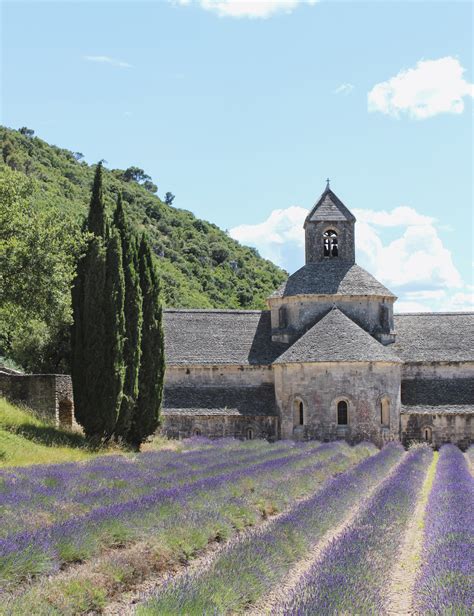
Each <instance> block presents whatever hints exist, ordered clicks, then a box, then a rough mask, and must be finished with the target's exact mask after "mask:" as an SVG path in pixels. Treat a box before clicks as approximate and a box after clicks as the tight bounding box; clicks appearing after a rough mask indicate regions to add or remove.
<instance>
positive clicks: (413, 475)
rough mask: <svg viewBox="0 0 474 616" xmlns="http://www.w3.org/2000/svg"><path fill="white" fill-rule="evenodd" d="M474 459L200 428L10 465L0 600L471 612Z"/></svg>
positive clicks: (20, 606)
mask: <svg viewBox="0 0 474 616" xmlns="http://www.w3.org/2000/svg"><path fill="white" fill-rule="evenodd" d="M471 460H472V451H470V452H468V453H466V454H463V453H462V452H461V451H460V450H459V449H457V448H456V447H454V446H449V445H447V446H444V447H443V448H442V449H441V451H440V452H439V454H438V452H435V453H433V452H432V450H431V449H429V448H428V447H422V446H418V447H414V448H412V449H410V450H409V451H408V452H406V451H405V450H404V449H403V448H402V447H401V445H399V444H395V443H391V444H389V445H387V446H386V447H384V448H383V449H382V450H381V451H379V450H378V449H377V448H375V447H374V446H373V445H371V444H366V443H362V444H360V445H357V446H355V447H351V446H349V445H347V444H346V443H344V442H340V441H339V442H334V443H324V444H321V443H317V442H308V443H294V442H287V441H279V442H277V443H275V444H269V443H267V442H265V441H247V442H245V443H243V442H240V441H236V440H232V439H223V440H219V441H208V440H206V439H202V438H196V439H190V440H189V441H185V442H184V443H183V446H182V448H181V449H180V450H174V451H173V450H162V451H155V452H148V453H142V454H136V455H134V456H123V455H116V456H103V457H98V458H95V459H93V460H90V461H87V462H80V463H67V464H55V465H38V466H33V467H22V468H8V469H3V470H2V471H1V472H0V511H1V520H2V523H1V525H0V586H1V598H0V614H2V616H3V615H5V616H7V615H9V616H10V615H20V614H25V613H30V614H39V615H43V614H44V615H46V614H48V615H49V614H54V615H56V614H58V615H59V614H91V613H92V614H94V613H105V614H134V613H136V614H139V615H142V616H143V615H149V614H157V615H158V614H159V615H162V614H169V615H174V614H195V615H198V614H236V613H244V612H249V613H251V614H292V615H293V614H294V615H297V614H298V615H300V614H308V615H309V614H342V613H344V614H394V613H395V614H396V613H416V614H470V613H472V608H473V587H472V579H473V577H472V576H473V573H474V567H473V552H472V551H473V526H474V525H473V522H474V520H473V511H474V508H473V505H474V502H473V496H474V483H473V477H472V474H471V471H470V461H471ZM405 560H406V561H407V562H408V561H410V562H411V561H412V562H415V563H416V566H415V567H414V568H413V567H412V569H410V568H409V567H408V568H407V569H406V570H405V569H404V568H403V566H402V567H401V568H400V563H401V564H402V565H403V563H404V561H405ZM397 566H398V570H400V569H401V571H402V575H401V576H400V572H399V571H398V572H397ZM397 576H398V577H397ZM394 578H395V579H396V584H394V583H392V579H394ZM400 597H401V598H402V600H400ZM407 601H408V603H407ZM407 605H408V606H409V609H410V612H404V611H403V610H405V609H407Z"/></svg>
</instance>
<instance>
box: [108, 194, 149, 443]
mask: <svg viewBox="0 0 474 616" xmlns="http://www.w3.org/2000/svg"><path fill="white" fill-rule="evenodd" d="M114 225H115V227H116V228H117V229H118V231H119V233H120V239H121V245H122V263H123V270H124V281H125V305H124V316H125V341H124V349H123V357H124V363H125V381H124V386H123V397H122V402H121V405H120V411H119V416H118V420H117V425H116V427H115V436H116V438H119V439H123V440H124V441H127V434H128V431H129V429H130V425H131V422H132V416H133V413H134V411H135V409H136V404H137V399H138V371H139V367H140V357H141V335H142V303H143V301H142V291H141V287H140V276H139V273H138V246H137V242H136V239H135V236H134V235H133V233H132V231H131V229H130V226H129V224H128V221H127V219H126V215H125V211H124V209H123V203H122V196H121V195H120V194H119V197H118V200H117V208H116V210H115V213H114Z"/></svg>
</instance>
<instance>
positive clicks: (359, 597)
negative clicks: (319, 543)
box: [280, 447, 433, 616]
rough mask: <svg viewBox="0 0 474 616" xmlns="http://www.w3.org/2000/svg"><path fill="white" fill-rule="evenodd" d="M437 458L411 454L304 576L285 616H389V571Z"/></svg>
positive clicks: (423, 450)
mask: <svg viewBox="0 0 474 616" xmlns="http://www.w3.org/2000/svg"><path fill="white" fill-rule="evenodd" d="M432 456H433V453H432V451H431V449H429V448H428V447H417V448H414V449H412V450H410V451H409V452H408V453H407V454H406V457H405V459H404V460H403V462H402V464H400V465H399V467H398V468H397V469H396V472H395V473H394V474H392V475H391V476H390V477H389V478H388V479H387V480H386V481H385V482H384V483H383V484H382V485H381V486H380V487H379V488H378V489H377V490H376V492H375V493H374V494H373V495H372V497H371V498H370V500H369V502H368V503H367V505H366V506H364V507H363V508H362V509H361V511H360V512H359V514H358V515H357V516H356V518H355V519H354V521H353V522H352V524H351V525H350V526H349V528H348V529H347V530H346V531H345V532H344V533H343V534H342V535H341V536H340V537H339V538H338V539H336V540H335V541H334V542H333V543H331V544H330V545H329V546H328V548H327V549H326V550H325V552H324V553H323V555H322V557H321V558H320V559H318V560H317V561H315V563H314V565H313V566H312V567H311V568H310V569H309V571H308V572H307V573H306V574H305V575H304V576H303V577H302V579H301V580H300V582H299V584H298V585H297V586H296V587H295V589H294V591H293V593H292V595H291V597H289V599H288V600H287V601H286V603H285V605H284V606H283V608H282V609H281V612H280V613H282V614H284V615H285V616H290V615H291V616H292V615H295V616H296V615H298V616H304V615H308V616H309V615H310V614H327V615H330V614H385V613H387V611H388V608H389V605H388V597H387V590H388V588H389V586H390V572H391V569H392V568H393V566H394V563H395V560H396V558H397V554H398V551H399V549H400V546H401V542H402V539H403V536H404V529H405V528H406V525H407V524H408V522H409V520H410V517H411V515H412V513H413V511H414V509H415V507H416V504H417V500H418V496H419V493H420V490H421V487H422V484H423V481H424V479H425V477H426V473H427V469H428V466H429V464H430V462H431V460H432Z"/></svg>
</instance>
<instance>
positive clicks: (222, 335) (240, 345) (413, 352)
mask: <svg viewBox="0 0 474 616" xmlns="http://www.w3.org/2000/svg"><path fill="white" fill-rule="evenodd" d="M314 265H316V264H314ZM306 267H310V266H306ZM353 267H354V266H353ZM362 271H363V270H362ZM367 275H368V274H367ZM346 321H350V319H347V317H346ZM319 323H322V321H320V322H319ZM350 323H352V321H350ZM352 325H353V326H354V327H356V328H357V330H358V336H361V335H362V334H363V335H365V338H364V342H363V345H362V346H365V347H367V350H365V349H361V350H360V351H359V354H360V356H364V354H368V353H369V350H368V349H369V347H368V346H367V345H373V344H375V345H376V346H375V347H373V346H372V347H371V348H372V349H377V353H376V355H378V353H379V352H380V349H382V351H383V350H385V351H384V352H387V353H392V354H393V355H396V356H397V357H399V358H400V359H402V360H403V361H405V362H439V361H447V362H456V361H474V313H466V312H464V313H435V312H434V313H433V312H432V313H419V314H400V315H395V333H396V342H395V344H393V345H390V346H387V347H383V346H382V345H380V344H379V343H378V342H377V341H375V340H374V339H373V338H372V337H371V336H369V334H366V333H365V332H363V330H361V329H360V328H358V327H357V326H356V325H355V324H352ZM164 326H165V351H166V361H167V363H168V364H170V365H172V364H175V365H176V364H181V365H187V364H213V365H219V364H234V365H269V364H271V363H273V361H274V360H276V359H277V358H278V357H279V355H281V354H282V353H284V352H285V351H286V352H287V353H288V352H289V351H291V350H292V349H293V350H294V349H298V348H300V349H301V348H303V347H302V345H306V344H307V340H309V339H308V338H306V336H307V335H308V334H309V332H307V333H306V334H305V335H303V336H302V337H301V338H300V339H299V340H298V341H297V342H295V343H294V344H293V346H292V347H290V348H289V349H288V347H287V346H286V345H282V344H278V343H272V342H271V324H270V312H269V311H267V310H265V311H251V310H249V311H241V310H165V312H164ZM315 327H316V326H315ZM310 331H311V330H310ZM360 332H362V334H361V333H360ZM324 335H326V334H324ZM338 335H339V332H338V331H337V328H335V329H333V331H332V338H331V341H337V337H338ZM361 344H362V342H361ZM296 345H299V346H298V347H296ZM304 348H306V350H307V351H308V350H309V348H308V347H304ZM330 348H331V345H329V347H328V348H327V350H326V351H325V353H329V350H330ZM336 350H338V351H339V352H340V353H341V352H342V347H341V346H340V345H339V346H336ZM300 353H301V351H298V354H299V355H300ZM285 354H286V353H285ZM385 358H386V357H385ZM319 361H323V360H322V359H319ZM332 361H336V360H335V359H333V360H332ZM340 361H343V360H342V359H341V360H340ZM346 361H350V360H348V359H347V358H346ZM458 383H459V381H458ZM407 401H408V400H407ZM410 401H411V400H410ZM446 401H448V402H454V401H455V399H453V398H452V397H450V398H449V400H446ZM413 402H415V400H413ZM424 402H426V399H424Z"/></svg>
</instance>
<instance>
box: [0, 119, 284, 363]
mask: <svg viewBox="0 0 474 616" xmlns="http://www.w3.org/2000/svg"><path fill="white" fill-rule="evenodd" d="M0 148H1V150H0V177H1V174H2V172H3V173H4V174H5V173H9V171H10V170H11V169H12V170H14V171H16V172H17V174H18V175H17V174H14V178H13V181H14V182H16V179H15V178H20V176H21V177H22V178H23V179H26V178H27V179H28V180H31V182H30V184H31V185H32V186H33V190H32V192H31V195H30V196H29V207H31V208H32V209H33V211H34V213H35V214H36V215H38V216H39V219H40V220H44V221H45V222H44V224H45V225H50V224H51V222H50V221H51V219H54V220H57V221H58V224H59V223H60V224H61V225H62V233H63V236H60V237H65V240H64V241H63V242H61V241H54V242H53V241H51V240H50V239H44V238H43V239H42V240H35V241H36V244H41V242H42V243H43V248H44V244H45V242H49V243H50V245H51V248H50V252H51V253H53V252H54V251H56V253H57V254H58V255H60V254H61V251H63V256H64V263H66V262H67V260H68V259H69V260H70V259H71V253H72V252H74V250H77V242H76V244H74V241H73V240H74V238H75V236H76V235H77V236H78V237H79V236H80V229H81V226H82V223H83V220H84V218H85V213H86V210H87V207H88V202H89V198H90V189H91V184H92V179H93V173H94V166H90V165H88V164H87V163H85V162H84V161H81V155H79V154H78V153H73V152H70V151H69V150H65V149H61V148H59V147H56V146H53V145H49V144H48V143H46V142H45V141H43V140H41V139H39V138H38V137H35V136H33V135H32V134H31V133H28V131H17V130H12V129H8V128H5V127H0ZM133 169H135V168H131V170H132V171H130V170H129V172H128V173H126V171H125V170H118V169H112V170H107V169H105V173H104V182H105V192H106V201H107V205H108V208H109V212H110V213H111V212H112V208H114V207H115V201H116V196H117V194H118V193H119V192H120V191H121V192H122V194H123V198H124V204H125V207H126V210H127V213H128V216H129V218H130V219H131V221H132V223H133V226H134V228H135V229H136V231H137V232H139V233H141V232H143V231H146V232H147V233H148V235H149V238H150V242H151V244H152V246H153V250H154V253H155V254H156V258H157V262H158V268H159V271H160V272H161V276H162V289H163V302H164V304H165V305H166V306H168V307H188V308H245V309H252V308H263V307H264V305H265V298H266V297H267V296H268V295H269V294H270V293H271V292H272V291H273V290H274V289H275V288H276V287H277V286H278V285H279V284H280V283H281V282H282V281H283V280H284V278H285V273H284V272H283V271H282V270H281V269H280V268H278V267H276V266H275V265H274V264H273V263H271V262H270V261H267V260H265V259H262V258H261V257H260V256H259V255H258V253H257V251H255V250H254V249H252V248H249V247H244V246H241V245H240V244H239V243H238V242H236V241H234V240H232V239H231V238H230V237H229V236H228V235H227V234H226V233H225V232H224V231H222V230H220V229H219V228H218V227H217V226H215V225H213V224H211V223H209V222H206V221H203V220H200V219H198V218H196V217H195V216H194V215H193V214H192V213H191V212H189V211H187V210H181V209H177V208H175V207H172V206H170V205H167V204H166V203H164V202H163V201H162V200H161V199H160V198H159V197H158V196H157V195H156V194H154V193H153V191H155V190H156V186H155V185H154V184H153V182H152V181H151V178H146V177H145V178H144V177H142V176H140V173H138V174H137V173H133ZM10 176H11V174H10ZM10 176H7V179H8V181H10V182H11V181H12V180H11V177H10ZM153 181H155V182H158V183H159V178H153ZM174 189H175V190H176V192H179V187H175V188H174ZM18 192H21V191H20V190H19V191H18ZM1 198H2V194H1V191H0V199H1ZM7 214H8V212H7ZM4 216H5V214H4ZM48 216H49V221H48ZM41 217H43V218H41ZM25 224H26V223H25ZM66 229H69V232H68V233H67V234H66V236H65V235H64V233H65V230H66ZM12 234H13V236H14V234H15V229H13V231H12V230H11V229H10V235H8V234H7V236H6V237H7V242H11V241H12ZM18 235H19V239H20V240H21V233H20V231H18ZM23 235H24V234H23ZM69 238H71V244H70V243H69ZM3 239H4V238H3V234H2V236H0V247H1V242H2V240H3ZM56 240H57V238H56ZM74 246H76V248H74ZM0 249H1V248H0ZM35 250H36V246H35ZM26 251H27V252H28V251H30V248H28V249H26ZM17 252H18V251H17ZM41 254H42V253H41V251H40V250H38V254H37V255H36V256H35V258H36V263H35V259H32V258H31V255H27V258H26V262H27V265H26V268H28V267H31V268H32V269H31V271H30V272H29V276H28V275H27V276H26V279H25V284H24V285H23V287H24V288H23V294H24V292H25V289H26V287H28V286H30V288H31V292H32V297H33V298H36V297H38V296H37V295H36V294H35V289H34V287H35V277H34V272H35V270H34V269H33V266H32V265H31V264H32V263H33V264H35V265H34V267H35V268H38V269H37V270H36V271H38V272H40V271H41V269H42V268H43V269H45V268H47V267H49V266H48V264H47V263H46V262H47V261H48V259H49V257H50V256H51V257H52V258H53V257H54V255H50V254H48V255H47V257H48V258H47V259H45V258H44V253H43V257H41ZM7 257H8V250H6V251H4V254H3V255H2V254H1V253H0V258H3V259H4V260H5V262H6V263H7V264H8V260H7ZM15 258H16V259H17V262H21V258H18V256H16V257H15ZM53 260H54V259H53ZM24 269H25V268H22V267H20V266H18V267H17V271H20V273H21V275H23V274H25V271H24ZM51 272H52V274H51V282H50V287H51V288H50V289H48V293H49V294H50V295H51V294H55V295H56V296H58V295H60V296H62V299H63V308H62V310H63V312H62V315H63V316H62V318H61V319H59V320H60V321H64V322H63V323H56V324H54V326H53V323H48V315H47V314H46V315H45V316H42V315H36V316H35V314H34V310H33V308H32V307H30V308H27V309H26V312H28V310H29V314H28V315H27V316H26V317H25V314H24V313H25V308H24V306H22V307H21V310H20V308H18V307H17V306H16V305H15V302H16V299H15V298H13V299H12V300H11V301H10V305H9V307H8V310H5V309H4V310H3V313H4V314H3V320H4V322H5V323H6V322H8V323H7V325H5V324H4V323H2V322H1V321H2V306H1V305H0V326H1V325H3V329H4V330H9V329H10V330H11V329H15V328H14V327H13V328H12V322H13V321H14V319H15V318H18V319H19V320H23V321H25V323H26V321H28V319H29V324H25V326H24V327H23V331H22V332H20V333H18V332H14V331H13V332H8V331H7V334H5V331H3V332H2V331H0V336H1V338H0V355H3V356H5V357H7V358H10V359H13V360H14V361H16V363H17V364H19V365H22V366H23V367H25V368H27V369H30V370H33V369H35V370H37V369H43V370H44V369H49V370H53V369H54V370H64V369H67V367H68V366H67V360H66V359H65V356H66V355H67V327H66V324H67V320H68V318H70V317H68V316H67V314H68V306H69V304H68V302H69V285H70V279H69V280H68V281H67V280H66V279H67V278H68V276H67V275H66V273H65V272H59V275H58V276H57V277H56V278H57V280H56V278H55V277H54V276H53V272H55V269H54V267H53V266H51ZM26 274H28V272H26ZM15 275H16V272H15ZM69 278H70V277H69ZM15 280H16V278H15ZM65 280H66V282H67V284H66V282H65ZM0 284H1V281H0ZM54 301H56V302H57V301H58V300H57V298H56V300H54ZM23 303H24V302H23ZM17 308H18V310H17ZM6 312H8V315H7V317H5V314H6ZM20 312H22V315H21V316H18V317H17V313H18V315H19V314H20ZM46 312H47V311H46ZM33 321H34V323H33V325H32V324H31V323H32V322H33ZM56 321H57V319H56ZM53 329H54V330H55V331H52V330H53ZM38 332H40V333H38ZM19 339H21V340H19ZM36 339H40V340H38V342H37V343H36V342H34V340H36ZM28 341H30V342H28ZM35 344H36V347H37V348H36V347H35ZM54 345H56V346H55V350H54V352H53V351H52V346H54ZM58 345H59V346H61V347H62V349H63V350H62V351H61V353H60V355H61V357H58V352H57V347H58ZM20 347H21V348H20ZM46 347H48V348H47V349H46ZM19 349H20V350H19ZM45 349H46V350H45ZM35 353H36V359H32V355H33V354H35ZM40 355H41V357H39V356H40ZM53 356H54V357H53Z"/></svg>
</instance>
